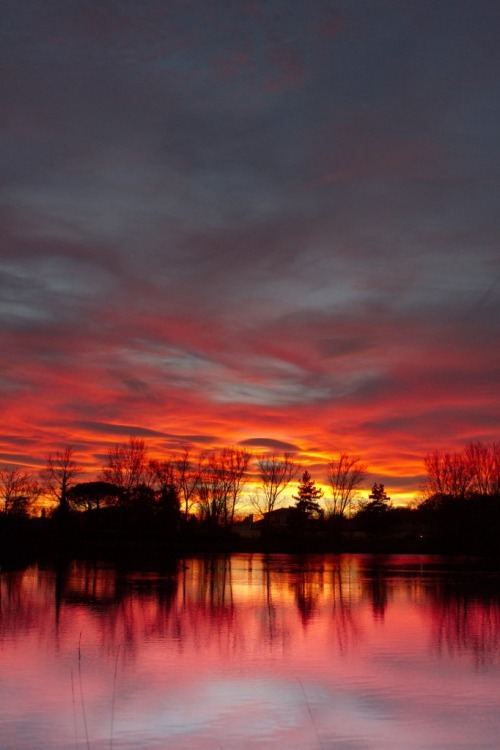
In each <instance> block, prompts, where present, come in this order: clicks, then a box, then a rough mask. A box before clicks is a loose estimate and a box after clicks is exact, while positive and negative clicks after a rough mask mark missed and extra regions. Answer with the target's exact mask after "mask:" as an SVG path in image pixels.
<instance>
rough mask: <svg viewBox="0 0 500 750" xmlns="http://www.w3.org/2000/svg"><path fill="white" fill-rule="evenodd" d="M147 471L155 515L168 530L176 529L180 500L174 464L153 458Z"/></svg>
mask: <svg viewBox="0 0 500 750" xmlns="http://www.w3.org/2000/svg"><path fill="white" fill-rule="evenodd" d="M149 470H150V472H151V477H152V479H151V484H152V489H153V492H154V496H155V501H156V508H155V511H156V515H157V516H158V517H160V518H161V520H162V521H163V522H164V523H165V524H166V525H167V526H169V527H170V528H173V527H176V526H177V525H178V522H179V515H180V499H179V487H178V485H177V483H176V472H175V463H174V462H172V461H168V460H163V461H159V460H158V459H156V458H153V459H151V461H150V462H149Z"/></svg>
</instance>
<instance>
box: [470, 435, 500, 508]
mask: <svg viewBox="0 0 500 750" xmlns="http://www.w3.org/2000/svg"><path fill="white" fill-rule="evenodd" d="M464 459H465V460H466V461H467V463H468V464H469V468H470V471H471V473H472V475H473V479H472V487H471V489H472V491H473V492H475V493H477V494H479V495H490V496H494V495H497V494H498V493H499V491H500V443H498V442H497V443H490V444H488V443H482V442H480V441H479V440H476V441H475V442H470V443H468V444H467V445H466V446H465V448H464Z"/></svg>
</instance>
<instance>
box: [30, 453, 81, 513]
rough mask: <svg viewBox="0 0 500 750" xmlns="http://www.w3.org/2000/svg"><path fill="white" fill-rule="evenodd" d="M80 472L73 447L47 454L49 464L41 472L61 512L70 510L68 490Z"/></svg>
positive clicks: (44, 482)
mask: <svg viewBox="0 0 500 750" xmlns="http://www.w3.org/2000/svg"><path fill="white" fill-rule="evenodd" d="M80 472H81V468H80V466H79V465H78V464H77V462H76V461H75V459H74V458H73V448H71V447H68V448H64V450H62V451H57V452H56V453H54V454H52V453H49V455H48V456H47V465H46V467H45V469H42V471H41V472H40V477H41V479H42V482H43V484H44V487H45V490H46V491H47V493H48V494H49V495H50V496H51V497H52V498H53V499H54V500H56V502H57V503H58V511H59V512H62V513H66V512H67V511H68V510H69V504H68V491H69V490H70V488H71V487H72V486H73V484H74V481H75V479H76V477H77V476H78V474H80Z"/></svg>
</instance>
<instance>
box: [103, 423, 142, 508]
mask: <svg viewBox="0 0 500 750" xmlns="http://www.w3.org/2000/svg"><path fill="white" fill-rule="evenodd" d="M101 477H102V479H103V480H104V481H105V482H109V483H110V484H114V485H116V486H117V487H118V488H119V489H120V491H121V495H122V500H123V501H124V502H127V501H129V500H130V499H131V497H132V495H133V494H134V492H136V491H137V490H138V489H139V488H140V487H141V485H142V486H143V485H145V484H147V479H148V452H147V449H146V446H145V444H144V440H142V439H140V438H136V437H131V438H129V441H128V443H125V444H122V445H114V446H113V447H112V448H110V449H109V451H108V459H107V466H106V467H105V468H104V469H103V470H102V472H101Z"/></svg>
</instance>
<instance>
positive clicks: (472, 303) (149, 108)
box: [0, 0, 500, 501]
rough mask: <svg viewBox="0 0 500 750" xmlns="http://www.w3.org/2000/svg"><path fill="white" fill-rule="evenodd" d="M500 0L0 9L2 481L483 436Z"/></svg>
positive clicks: (391, 485)
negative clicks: (138, 445) (61, 470)
mask: <svg viewBox="0 0 500 750" xmlns="http://www.w3.org/2000/svg"><path fill="white" fill-rule="evenodd" d="M499 31H500V5H499V4H498V2H496V0H491V1H490V0H475V1H474V2H470V0H370V1H369V2H368V1H367V0H364V1H361V0H339V1H338V2H331V1H328V2H326V1H323V0H308V1H307V2H305V1H304V2H300V1H299V0H296V1H295V2H291V1H290V0H288V1H285V0H283V1H278V0H266V1H265V2H264V1H260V0H255V1H252V0H249V1H248V2H246V1H245V0H230V1H229V0H210V2H202V1H201V0H191V1H190V0H169V1H168V2H166V1H165V0H143V1H142V2H141V3H138V2H136V1H135V0H119V1H118V0H107V2H102V1H100V2H95V1H94V0H85V2H83V1H82V0H50V2H46V1H43V0H23V2H22V3H19V2H17V0H3V2H2V4H1V7H0V38H1V44H0V56H1V68H2V76H1V86H0V92H1V112H2V117H1V129H2V138H1V141H0V143H1V145H0V148H1V162H2V169H1V171H0V227H1V241H0V321H1V323H0V346H1V351H2V358H1V369H0V394H1V396H0V398H1V414H2V422H1V429H0V464H2V465H11V466H20V467H23V468H28V469H33V470H36V469H38V468H40V467H41V466H43V465H44V463H45V459H46V456H47V454H48V453H49V452H53V451H57V450H61V449H63V448H64V447H66V446H73V448H74V450H75V455H76V457H77V459H78V461H79V462H80V463H81V464H82V466H84V468H85V470H86V472H87V474H88V476H91V475H93V473H95V472H97V471H98V469H99V468H100V467H101V466H102V463H103V460H104V457H105V455H106V452H107V450H108V448H109V447H110V446H111V445H113V444H116V443H121V442H124V441H126V440H127V439H128V437H129V436H131V435H133V436H137V437H143V438H144V439H145V441H146V444H147V445H148V446H150V448H151V450H152V451H153V452H155V453H156V454H158V455H163V454H164V453H168V452H171V451H175V450H176V449H177V448H178V446H179V445H180V444H181V443H183V442H190V443H192V444H193V446H194V447H195V449H209V448H217V447H221V446H224V445H236V446H243V447H248V448H250V449H252V450H255V451H263V450H271V449H277V450H282V449H284V448H288V449H290V450H294V451H296V456H297V460H299V461H300V462H301V464H302V465H304V466H308V467H309V469H310V471H311V473H312V474H313V476H314V478H315V479H317V480H318V481H319V482H321V481H322V480H323V478H324V474H325V463H326V462H327V461H328V460H330V459H331V458H332V457H334V456H335V455H338V453H339V452H341V451H346V452H349V453H354V454H357V455H359V456H361V458H362V460H363V461H364V463H366V464H367V466H368V469H369V475H368V479H367V487H368V486H370V482H371V483H373V482H374V481H377V482H383V483H384V484H385V485H386V490H387V491H388V493H389V494H390V495H391V496H392V497H393V499H396V500H398V499H399V500H401V501H404V500H407V499H409V498H411V497H413V496H414V495H415V493H417V492H418V490H419V487H420V486H421V484H422V482H423V479H424V468H423V459H424V456H425V455H426V453H428V452H430V451H433V450H455V449H459V448H461V447H462V446H463V445H464V443H466V442H467V441H469V440H483V441H485V442H490V441H493V440H497V439H498V438H499V419H500V408H499V399H498V393H499V384H500V352H499V347H498V341H499V333H500V331H499V328H500V295H499V292H500V253H499V248H498V239H499V218H498V217H499V211H498V197H499V156H500V145H499V138H498V122H499V121H500V111H499V110H500V97H499V95H498V94H499V91H498V81H499V80H500V49H499V45H498V34H499Z"/></svg>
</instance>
